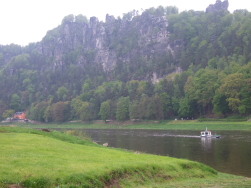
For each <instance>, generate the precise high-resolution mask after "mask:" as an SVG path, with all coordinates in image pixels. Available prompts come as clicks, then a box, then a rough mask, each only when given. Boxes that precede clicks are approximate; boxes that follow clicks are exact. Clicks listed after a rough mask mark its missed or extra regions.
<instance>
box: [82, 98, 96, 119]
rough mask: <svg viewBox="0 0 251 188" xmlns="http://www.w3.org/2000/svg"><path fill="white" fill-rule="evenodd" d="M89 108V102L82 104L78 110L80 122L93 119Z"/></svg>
mask: <svg viewBox="0 0 251 188" xmlns="http://www.w3.org/2000/svg"><path fill="white" fill-rule="evenodd" d="M91 107H92V106H91V104H90V103H89V102H83V104H82V106H81V108H80V118H81V120H82V121H91V120H92V119H93V114H92V109H91Z"/></svg>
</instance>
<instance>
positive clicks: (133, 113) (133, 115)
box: [129, 100, 140, 119]
mask: <svg viewBox="0 0 251 188" xmlns="http://www.w3.org/2000/svg"><path fill="white" fill-rule="evenodd" d="M129 114H130V119H138V118H139V117H140V109H139V102H138V101H137V100H134V101H133V102H131V103H130V106H129Z"/></svg>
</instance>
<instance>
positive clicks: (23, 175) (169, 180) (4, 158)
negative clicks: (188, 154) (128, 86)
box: [0, 127, 251, 188]
mask: <svg viewBox="0 0 251 188" xmlns="http://www.w3.org/2000/svg"><path fill="white" fill-rule="evenodd" d="M0 138H1V139H0V150H1V155H0V161H1V163H0V187H16V188H21V187H34V188H42V187H46V188H47V187H48V188H50V187H62V188H64V187H201V185H203V186H202V187H210V186H211V185H215V184H216V185H219V186H218V187H221V186H222V187H224V186H225V185H229V186H230V185H242V186H241V187H245V186H246V187H248V186H251V180H250V179H248V178H245V177H238V176H233V175H227V174H221V173H219V174H218V173H217V171H215V170H214V169H212V168H210V167H208V166H206V165H203V164H201V163H198V162H193V161H189V160H181V159H175V158H171V157H164V156H156V155H150V154H136V153H134V152H132V151H125V150H122V149H114V148H107V147H104V146H100V145H97V144H95V143H92V142H91V141H89V140H88V138H87V139H86V140H85V139H81V138H79V137H75V136H72V135H67V134H65V133H61V132H57V131H53V132H44V131H39V130H34V129H24V128H13V127H0ZM229 182H232V183H231V184H230V183H229ZM229 186H227V187H229ZM230 187H231V186H230ZM237 187H238V186H237Z"/></svg>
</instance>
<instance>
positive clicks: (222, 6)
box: [206, 0, 229, 13]
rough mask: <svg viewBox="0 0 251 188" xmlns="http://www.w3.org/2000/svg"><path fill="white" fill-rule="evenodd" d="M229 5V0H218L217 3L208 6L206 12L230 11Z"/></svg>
mask: <svg viewBox="0 0 251 188" xmlns="http://www.w3.org/2000/svg"><path fill="white" fill-rule="evenodd" d="M228 6H229V3H228V0H224V1H223V2H221V0H217V1H216V3H215V4H211V5H209V6H208V7H207V9H206V13H209V12H219V11H228Z"/></svg>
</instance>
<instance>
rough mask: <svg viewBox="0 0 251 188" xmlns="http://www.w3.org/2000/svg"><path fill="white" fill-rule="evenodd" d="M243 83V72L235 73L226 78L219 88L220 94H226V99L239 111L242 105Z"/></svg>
mask: <svg viewBox="0 0 251 188" xmlns="http://www.w3.org/2000/svg"><path fill="white" fill-rule="evenodd" d="M243 84H244V77H243V74H242V73H234V74H230V75H228V76H227V77H226V78H225V79H224V81H223V84H222V85H221V86H220V88H219V90H218V91H219V93H220V94H224V95H225V96H226V97H227V99H226V101H227V102H228V105H229V107H230V108H231V110H232V111H234V112H238V108H239V106H240V105H241V89H242V87H243Z"/></svg>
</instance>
